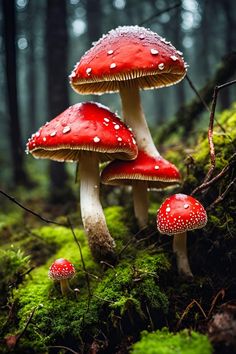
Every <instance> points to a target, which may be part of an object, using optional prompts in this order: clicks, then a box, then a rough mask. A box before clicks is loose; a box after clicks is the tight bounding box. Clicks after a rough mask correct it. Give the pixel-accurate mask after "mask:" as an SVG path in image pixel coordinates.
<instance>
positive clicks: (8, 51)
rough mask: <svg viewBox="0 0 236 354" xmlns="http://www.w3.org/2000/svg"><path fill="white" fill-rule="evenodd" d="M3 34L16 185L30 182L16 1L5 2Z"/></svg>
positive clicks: (5, 0)
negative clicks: (22, 114) (23, 129)
mask: <svg viewBox="0 0 236 354" xmlns="http://www.w3.org/2000/svg"><path fill="white" fill-rule="evenodd" d="M2 4H3V32H4V44H5V57H6V79H7V101H8V110H9V123H10V124H9V140H10V147H11V160H12V173H13V182H14V184H15V185H17V184H22V185H25V184H27V182H28V179H27V178H26V173H25V170H24V161H23V148H22V137H21V126H20V121H19V111H18V100H17V75H16V66H17V64H16V44H15V43H16V16H15V1H14V0H3V2H2Z"/></svg>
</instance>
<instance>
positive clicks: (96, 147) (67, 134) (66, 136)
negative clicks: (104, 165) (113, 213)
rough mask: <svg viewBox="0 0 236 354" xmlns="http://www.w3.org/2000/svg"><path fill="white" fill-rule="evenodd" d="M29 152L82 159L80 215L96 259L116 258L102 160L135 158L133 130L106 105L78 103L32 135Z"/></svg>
mask: <svg viewBox="0 0 236 354" xmlns="http://www.w3.org/2000/svg"><path fill="white" fill-rule="evenodd" d="M27 152H30V153H31V154H32V155H33V156H34V157H36V158H49V159H51V160H55V161H61V162H64V161H70V162H73V161H77V162H79V177H80V207H81V216H82V221H83V225H84V228H85V232H86V234H87V236H88V240H89V246H90V248H91V251H92V254H93V256H94V258H95V259H96V260H98V261H100V260H105V259H107V260H110V261H111V260H113V259H114V258H115V252H114V247H115V243H114V240H113V238H112V237H111V235H110V233H109V230H108V228H107V224H106V220H105V216H104V213H103V209H102V206H101V203H100V198H99V190H100V176H99V162H100V161H109V160H112V159H116V158H118V159H124V160H129V159H134V158H135V157H136V156H137V153H138V150H137V145H136V141H135V139H134V135H133V133H132V132H131V131H130V130H129V129H128V128H127V127H126V125H125V124H124V123H123V122H122V121H121V120H120V119H119V118H118V117H117V115H115V114H114V113H112V112H111V111H110V110H109V109H108V108H107V107H105V106H103V105H101V104H98V103H95V102H85V103H79V104H75V105H73V106H71V107H69V108H68V109H67V110H65V111H64V112H63V113H61V114H60V115H59V116H57V117H56V118H54V119H53V120H52V121H50V122H49V123H46V124H45V125H44V126H43V127H42V128H40V129H39V131H38V132H37V133H36V134H33V135H32V137H31V139H29V141H28V144H27Z"/></svg>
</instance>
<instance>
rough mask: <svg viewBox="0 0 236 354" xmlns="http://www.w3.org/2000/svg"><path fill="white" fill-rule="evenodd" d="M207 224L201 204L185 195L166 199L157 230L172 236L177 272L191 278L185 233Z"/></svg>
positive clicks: (158, 218) (158, 219) (158, 215)
mask: <svg viewBox="0 0 236 354" xmlns="http://www.w3.org/2000/svg"><path fill="white" fill-rule="evenodd" d="M206 223H207V214H206V211H205V209H204V207H203V206H202V204H201V203H200V202H199V201H197V200H196V199H195V198H193V197H191V196H189V195H185V194H174V195H172V196H171V197H169V198H167V199H166V200H165V201H164V203H162V205H161V206H160V208H159V211H158V214H157V228H158V230H159V231H160V233H162V234H168V235H174V241H173V251H174V253H175V254H176V258H177V267H178V272H179V273H180V274H183V275H184V276H186V277H189V278H191V277H192V276H193V274H192V272H191V269H190V266H189V261H188V256H187V231H190V230H194V229H200V228H202V227H204V226H205V225H206Z"/></svg>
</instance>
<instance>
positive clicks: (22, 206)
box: [0, 189, 66, 226]
mask: <svg viewBox="0 0 236 354" xmlns="http://www.w3.org/2000/svg"><path fill="white" fill-rule="evenodd" d="M0 194H2V195H4V196H5V197H7V198H8V199H9V200H11V201H12V202H13V203H15V204H16V205H18V206H19V207H20V208H22V209H24V210H25V211H27V212H28V213H30V214H32V215H34V216H36V217H37V218H39V219H40V220H42V221H44V222H46V223H47V224H54V225H58V226H66V225H65V224H62V223H59V222H56V221H52V220H49V219H46V218H45V217H43V216H41V215H40V214H38V213H36V212H35V211H33V210H31V209H29V208H27V207H25V206H24V205H23V204H21V203H20V202H18V201H17V200H16V199H15V198H14V197H12V196H10V195H9V194H7V193H6V192H4V191H3V190H1V189H0Z"/></svg>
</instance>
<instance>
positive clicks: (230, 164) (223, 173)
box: [191, 153, 236, 195]
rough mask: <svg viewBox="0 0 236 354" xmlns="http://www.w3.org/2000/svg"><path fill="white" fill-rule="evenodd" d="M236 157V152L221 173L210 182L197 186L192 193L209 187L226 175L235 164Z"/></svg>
mask: <svg viewBox="0 0 236 354" xmlns="http://www.w3.org/2000/svg"><path fill="white" fill-rule="evenodd" d="M235 158H236V153H234V154H233V155H232V156H231V158H230V160H229V163H228V165H226V166H225V167H224V168H223V169H222V170H221V171H220V172H219V173H218V175H216V176H215V177H213V178H212V179H211V180H210V181H209V182H206V183H202V184H201V185H200V186H198V187H197V188H195V189H194V190H193V191H192V193H191V195H194V194H196V193H198V192H200V191H202V190H205V189H207V188H209V187H210V186H211V185H212V184H213V183H215V182H217V181H218V180H219V179H221V178H222V177H224V176H225V175H226V174H227V172H228V171H229V169H230V167H231V166H233V165H234V163H235Z"/></svg>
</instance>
